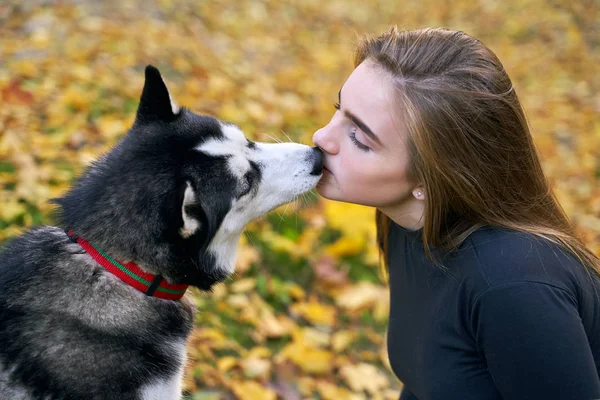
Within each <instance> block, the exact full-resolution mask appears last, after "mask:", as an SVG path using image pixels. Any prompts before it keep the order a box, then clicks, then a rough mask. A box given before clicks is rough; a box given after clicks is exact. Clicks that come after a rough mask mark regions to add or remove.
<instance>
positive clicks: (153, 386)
mask: <svg viewBox="0 0 600 400" xmlns="http://www.w3.org/2000/svg"><path fill="white" fill-rule="evenodd" d="M321 169H322V154H321V152H320V150H318V149H316V148H311V147H309V146H305V145H301V144H296V143H278V144H268V143H256V142H252V141H250V140H248V139H246V138H245V137H244V135H243V133H242V132H241V131H240V129H238V128H237V127H236V126H234V125H231V124H228V123H224V122H221V121H219V120H217V119H215V118H212V117H209V116H201V115H197V114H194V113H192V112H191V111H189V110H186V109H180V108H179V107H178V106H177V105H176V104H175V103H174V102H173V101H172V99H171V96H170V95H169V91H168V89H167V87H166V85H165V83H164V82H163V79H162V77H161V75H160V73H159V71H158V70H157V69H156V68H154V67H152V66H148V67H147V68H146V81H145V84H144V89H143V92H142V96H141V101H140V104H139V108H138V110H137V116H136V120H135V123H134V125H133V127H132V128H131V129H130V131H129V132H128V133H127V135H126V136H125V137H124V138H123V139H122V140H121V141H120V142H119V143H118V144H117V145H116V146H115V147H114V148H113V149H112V150H111V151H110V152H108V153H107V154H106V155H105V156H103V157H102V158H101V159H100V160H98V161H97V162H96V163H94V164H93V165H92V166H91V167H90V168H89V169H88V170H87V171H86V173H85V174H84V175H83V176H82V177H81V178H80V179H79V180H78V181H77V183H76V184H75V186H74V187H73V188H72V189H71V190H70V191H69V192H68V193H67V194H66V195H65V196H64V197H62V198H60V199H56V200H55V202H56V204H57V205H58V206H59V217H60V227H54V226H44V227H38V228H34V229H31V230H29V231H27V232H26V233H24V234H23V235H22V236H20V237H18V238H15V239H13V240H12V241H11V242H10V243H9V244H8V245H7V246H6V248H5V249H4V250H3V252H2V254H0V399H3V400H19V399H28V400H29V399H44V400H47V399H48V400H49V399H65V400H66V399H70V400H75V399H86V400H90V399H103V400H105V399H109V400H110V399H115V400H117V399H118V400H127V399H139V400H150V399H155V400H170V399H179V398H180V397H181V378H182V374H183V368H184V362H185V357H186V349H185V342H186V338H187V337H188V335H189V333H190V331H191V329H192V325H193V314H194V306H193V305H192V304H191V302H189V301H188V300H186V298H185V297H184V298H182V296H183V293H184V292H185V290H186V288H187V287H188V285H192V286H196V287H198V288H201V289H204V290H208V289H210V288H211V286H212V285H213V284H215V283H216V282H220V281H222V280H224V279H225V278H226V277H228V276H229V275H230V274H231V273H232V272H233V269H234V261H235V254H236V246H237V244H238V240H239V238H240V236H241V234H242V231H243V230H244V227H245V225H246V224H247V223H248V222H249V221H250V220H252V219H253V218H256V217H259V216H261V215H264V214H265V213H267V212H268V211H270V210H272V209H273V208H275V207H277V206H279V205H281V204H284V203H287V202H290V201H292V200H294V199H295V198H296V197H297V196H299V195H300V194H301V193H303V192H306V191H308V190H310V189H312V188H313V187H314V186H315V185H316V183H317V182H318V180H319V179H320V177H321Z"/></svg>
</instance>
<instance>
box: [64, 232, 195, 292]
mask: <svg viewBox="0 0 600 400" xmlns="http://www.w3.org/2000/svg"><path fill="white" fill-rule="evenodd" d="M65 232H66V234H67V235H68V236H69V238H70V239H71V241H73V242H75V243H79V244H80V245H81V247H82V248H83V249H84V250H85V251H87V252H88V254H89V255H90V256H92V258H93V259H94V260H96V261H97V262H98V264H100V265H102V266H103V267H104V268H106V269H107V270H108V271H110V272H111V273H112V274H113V275H116V276H117V277H119V278H120V279H121V280H122V281H123V282H125V283H127V284H128V285H129V286H132V287H134V288H136V289H137V290H139V291H140V292H143V293H144V294H146V295H148V296H154V297H158V298H160V299H165V300H179V299H181V298H182V297H183V295H184V294H185V291H186V290H187V288H188V286H189V285H173V284H171V283H168V282H167V281H166V280H165V279H164V278H163V277H162V276H160V275H152V274H149V273H146V272H144V271H142V270H141V269H140V267H138V266H137V264H135V263H134V262H128V263H127V264H124V263H122V262H120V261H119V260H116V259H114V258H112V257H111V256H109V255H108V254H106V253H104V252H103V251H102V250H100V249H98V248H97V247H96V246H94V245H93V244H91V243H90V242H88V241H86V240H84V239H82V238H81V237H78V236H75V234H74V232H73V231H65Z"/></svg>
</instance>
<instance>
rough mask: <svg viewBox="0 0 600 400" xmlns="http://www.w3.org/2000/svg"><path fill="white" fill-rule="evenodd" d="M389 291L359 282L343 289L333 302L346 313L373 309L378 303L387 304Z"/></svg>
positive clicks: (368, 283)
mask: <svg viewBox="0 0 600 400" xmlns="http://www.w3.org/2000/svg"><path fill="white" fill-rule="evenodd" d="M388 293H389V290H388V289H386V288H384V287H382V286H377V285H374V284H372V283H370V282H361V283H358V284H356V285H353V286H349V287H347V288H345V289H344V290H343V291H342V292H340V293H339V294H338V295H337V296H336V298H335V302H336V303H337V305H338V306H340V307H342V308H344V309H346V310H348V311H353V312H355V311H359V310H362V309H365V308H370V307H373V306H374V305H375V304H377V303H378V302H384V303H386V302H389V295H388Z"/></svg>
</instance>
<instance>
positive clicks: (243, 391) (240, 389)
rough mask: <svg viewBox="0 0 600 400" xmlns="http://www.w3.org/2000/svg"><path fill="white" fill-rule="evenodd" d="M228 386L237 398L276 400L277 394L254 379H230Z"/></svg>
mask: <svg viewBox="0 0 600 400" xmlns="http://www.w3.org/2000/svg"><path fill="white" fill-rule="evenodd" d="M229 388H230V389H231V390H232V391H233V393H234V394H235V395H236V396H237V398H238V399H239V400H257V399H261V400H276V399H277V394H276V393H275V392H274V391H273V390H271V389H269V388H266V387H264V386H262V385H261V384H259V383H257V382H254V381H231V382H230V383H229Z"/></svg>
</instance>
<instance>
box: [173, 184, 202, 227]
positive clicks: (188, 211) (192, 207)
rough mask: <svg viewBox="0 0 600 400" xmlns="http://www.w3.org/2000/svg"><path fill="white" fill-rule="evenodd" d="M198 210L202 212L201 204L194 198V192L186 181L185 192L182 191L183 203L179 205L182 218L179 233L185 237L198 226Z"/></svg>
mask: <svg viewBox="0 0 600 400" xmlns="http://www.w3.org/2000/svg"><path fill="white" fill-rule="evenodd" d="M198 211H200V212H202V214H204V210H202V206H201V205H200V204H199V203H198V202H197V200H196V193H194V189H193V188H192V185H191V184H190V182H186V188H185V192H184V193H183V203H182V205H181V218H182V219H183V226H182V227H181V228H180V229H179V234H180V235H181V236H182V237H183V238H184V239H187V238H189V237H190V236H192V235H193V234H195V233H196V231H197V230H198V229H199V228H200V224H201V221H200V219H201V218H200V215H198Z"/></svg>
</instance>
